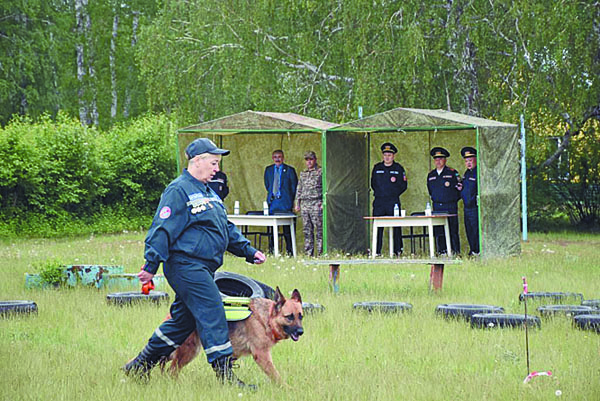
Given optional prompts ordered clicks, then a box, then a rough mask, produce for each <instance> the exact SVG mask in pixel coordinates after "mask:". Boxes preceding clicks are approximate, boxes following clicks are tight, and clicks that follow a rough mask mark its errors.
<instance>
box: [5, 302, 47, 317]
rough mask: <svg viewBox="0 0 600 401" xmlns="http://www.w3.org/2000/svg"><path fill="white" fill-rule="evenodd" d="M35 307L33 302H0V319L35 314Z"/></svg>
mask: <svg viewBox="0 0 600 401" xmlns="http://www.w3.org/2000/svg"><path fill="white" fill-rule="evenodd" d="M37 311H38V309H37V305H36V303H35V302H33V301H0V317H4V316H11V315H18V314H19V315H20V314H29V313H37Z"/></svg>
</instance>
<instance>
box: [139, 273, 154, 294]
mask: <svg viewBox="0 0 600 401" xmlns="http://www.w3.org/2000/svg"><path fill="white" fill-rule="evenodd" d="M140 270H144V266H142V268H141V269H140ZM152 290H154V280H150V281H148V282H147V283H146V284H142V294H144V295H148V294H150V291H152Z"/></svg>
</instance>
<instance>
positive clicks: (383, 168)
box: [371, 142, 408, 255]
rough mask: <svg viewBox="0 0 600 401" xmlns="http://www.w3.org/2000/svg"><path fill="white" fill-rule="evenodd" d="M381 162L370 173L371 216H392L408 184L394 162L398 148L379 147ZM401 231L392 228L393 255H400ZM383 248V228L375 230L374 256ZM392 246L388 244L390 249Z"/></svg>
mask: <svg viewBox="0 0 600 401" xmlns="http://www.w3.org/2000/svg"><path fill="white" fill-rule="evenodd" d="M381 153H382V154H383V161H381V162H379V163H377V164H375V166H373V170H372V172H371V188H372V189H373V197H374V199H373V216H393V215H394V206H395V205H398V208H401V205H400V195H402V194H403V193H404V191H406V188H407V186H408V182H407V181H406V172H405V171H404V167H402V166H401V165H400V164H399V163H396V162H395V161H394V158H395V157H396V153H398V148H396V147H395V146H394V144H392V143H390V142H386V143H384V144H383V145H381ZM402 245H403V244H402V229H401V228H400V227H395V228H394V244H393V249H394V254H396V255H401V254H402V248H403V246H402ZM382 246H383V228H379V229H378V230H377V249H376V250H372V251H375V252H376V255H379V254H381V247H382ZM391 246H392V244H390V247H391Z"/></svg>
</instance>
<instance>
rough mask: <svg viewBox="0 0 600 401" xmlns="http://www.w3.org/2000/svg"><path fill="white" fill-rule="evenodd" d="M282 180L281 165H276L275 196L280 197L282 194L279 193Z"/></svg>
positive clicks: (274, 174)
mask: <svg viewBox="0 0 600 401" xmlns="http://www.w3.org/2000/svg"><path fill="white" fill-rule="evenodd" d="M280 180H281V167H278V166H275V171H274V172H273V197H275V198H279V197H281V194H280V193H279V185H280V182H281V181H280Z"/></svg>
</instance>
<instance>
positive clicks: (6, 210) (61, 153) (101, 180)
mask: <svg viewBox="0 0 600 401" xmlns="http://www.w3.org/2000/svg"><path fill="white" fill-rule="evenodd" d="M174 138H175V128H174V126H173V124H172V123H171V122H170V121H169V120H168V119H167V118H166V117H165V116H145V117H142V118H139V119H137V120H134V121H132V122H131V123H130V124H121V125H118V126H115V127H114V128H113V129H111V130H110V131H108V132H104V131H99V130H97V129H94V128H88V127H83V126H81V124H79V122H78V121H77V120H75V119H73V118H69V117H68V116H66V115H64V114H59V115H58V117H57V119H56V120H55V121H53V120H51V119H50V118H49V117H47V116H45V117H43V118H41V119H40V120H39V121H36V122H33V121H31V120H30V119H27V118H16V119H15V120H13V121H12V122H11V123H10V124H9V125H8V126H6V127H5V128H4V129H0V158H2V160H3V163H1V164H0V237H15V236H34V237H54V236H57V235H58V236H62V235H78V234H82V233H92V232H95V233H101V232H102V233H110V232H120V231H122V230H137V229H140V227H144V228H145V227H147V226H148V223H149V222H150V220H151V218H152V216H153V215H154V212H155V209H156V207H157V205H158V202H159V201H160V195H161V193H162V191H163V190H164V188H165V187H166V186H167V185H168V183H169V182H170V181H171V180H172V179H173V178H174V177H175V175H176V159H175V140H174Z"/></svg>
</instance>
